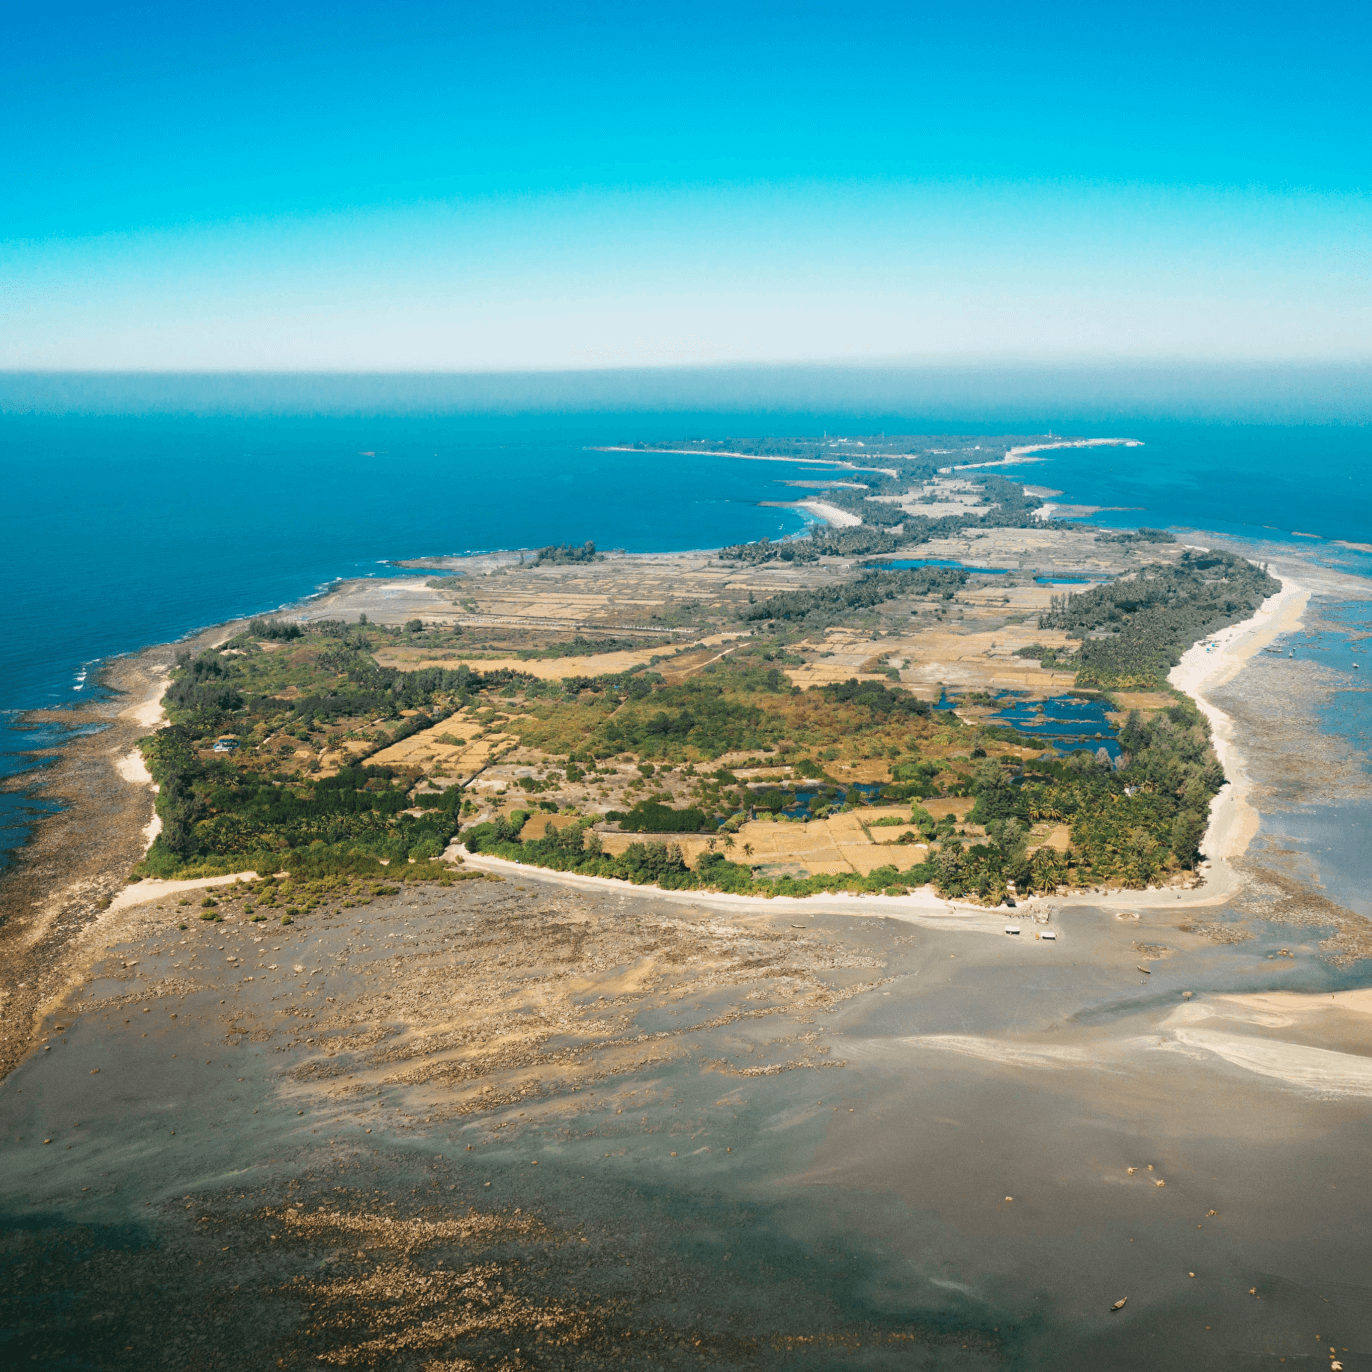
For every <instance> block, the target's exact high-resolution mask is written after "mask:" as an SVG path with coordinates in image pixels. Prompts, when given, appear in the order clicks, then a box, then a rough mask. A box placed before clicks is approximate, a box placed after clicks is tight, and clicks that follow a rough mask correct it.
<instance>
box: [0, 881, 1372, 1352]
mask: <svg viewBox="0 0 1372 1372" xmlns="http://www.w3.org/2000/svg"><path fill="white" fill-rule="evenodd" d="M521 885H524V887H525V889H523V890H520V889H518V888H517V886H516V885H515V883H513V882H511V881H506V882H501V883H494V882H489V883H487V882H469V883H463V884H461V885H459V886H458V887H455V888H454V889H453V890H452V891H449V892H432V891H431V892H426V893H424V894H421V895H406V896H404V897H390V898H383V899H378V900H376V901H373V902H372V903H371V904H370V905H369V906H367V907H365V908H363V909H356V910H353V911H349V912H341V913H340V915H339V916H338V917H336V918H333V919H330V920H328V921H327V922H324V921H321V922H319V923H318V924H317V925H313V926H311V927H309V928H305V927H303V926H290V927H287V928H284V929H283V928H280V927H270V926H269V927H267V929H266V931H265V932H261V928H260V926H259V927H258V928H254V927H253V926H251V925H248V924H245V923H243V922H241V921H240V920H238V919H236V918H235V919H233V920H232V921H231V922H225V923H221V924H213V923H202V922H200V921H198V920H192V921H189V925H190V927H189V928H188V929H187V930H185V931H182V930H180V929H179V928H177V921H176V917H175V912H174V909H168V908H164V909H162V910H161V911H158V910H156V909H155V908H154V909H146V908H145V912H144V915H143V917H142V919H141V920H140V922H139V924H137V925H135V926H133V927H131V928H129V929H127V931H126V932H127V937H126V939H125V940H123V941H122V942H121V943H120V944H118V945H117V946H115V947H113V948H112V949H111V950H110V952H109V953H108V954H107V955H106V956H105V957H104V958H102V959H101V960H100V961H99V962H98V963H97V964H96V965H94V966H93V967H92V968H91V977H90V980H89V981H88V983H87V984H85V985H84V986H83V988H82V990H81V992H80V994H79V998H78V999H77V1000H76V1001H75V1002H74V1003H72V1004H71V1005H70V1006H69V1007H68V1008H67V1009H66V1010H65V1011H64V1012H63V1014H62V1015H61V1017H60V1018H58V1019H56V1021H55V1023H54V1024H53V1025H52V1026H51V1027H50V1034H49V1036H48V1037H49V1043H48V1045H47V1046H48V1051H46V1052H40V1053H39V1054H37V1055H36V1056H35V1057H33V1058H31V1059H30V1060H29V1061H28V1062H27V1063H25V1064H24V1065H23V1066H22V1067H21V1068H20V1069H19V1070H18V1071H16V1072H15V1073H12V1074H11V1076H10V1077H9V1079H8V1080H7V1082H6V1086H5V1090H4V1096H3V1116H2V1118H3V1126H2V1127H3V1130H4V1135H3V1136H4V1138H5V1140H6V1154H7V1159H8V1162H7V1167H6V1173H5V1181H4V1202H5V1208H6V1211H7V1216H6V1223H5V1227H4V1228H5V1239H4V1247H5V1253H6V1267H7V1281H6V1283H5V1287H4V1289H5V1296H4V1301H5V1304H6V1306H7V1309H6V1314H5V1321H4V1323H5V1326H6V1327H7V1328H8V1329H9V1330H10V1331H12V1332H11V1337H10V1345H9V1346H10V1349H11V1351H12V1356H13V1361H14V1365H21V1366H22V1365H25V1364H26V1363H27V1362H28V1361H30V1360H31V1359H36V1360H37V1362H38V1363H39V1364H47V1365H54V1364H60V1363H61V1362H63V1361H66V1362H69V1363H70V1364H71V1365H77V1366H79V1365H102V1366H115V1367H119V1366H128V1367H147V1366H168V1367H219V1366H223V1367H258V1366H260V1367H271V1366H276V1365H277V1364H278V1360H283V1359H284V1361H285V1365H287V1366H291V1365H302V1366H304V1365H317V1363H318V1362H319V1361H323V1362H324V1363H326V1364H328V1365H336V1366H388V1367H391V1366H401V1367H404V1366H415V1367H451V1366H463V1365H469V1366H476V1367H483V1366H492V1367H494V1366H528V1367H545V1366H546V1367H558V1366H567V1367H580V1366H596V1365H601V1364H602V1363H604V1364H610V1363H622V1364H627V1365H645V1364H647V1363H648V1362H650V1361H651V1362H653V1363H662V1364H664V1365H668V1366H687V1367H689V1366H745V1365H746V1366H778V1367H782V1366H815V1367H831V1366H845V1365H851V1366H863V1367H881V1366H890V1367H907V1366H910V1365H912V1364H913V1365H915V1366H921V1365H923V1366H938V1367H977V1366H985V1367H995V1366H1061V1367H1069V1368H1073V1367H1086V1366H1099V1365H1101V1363H1102V1362H1104V1363H1105V1364H1106V1365H1110V1366H1120V1367H1140V1368H1142V1367H1156V1366H1160V1365H1167V1366H1179V1367H1193V1366H1194V1367H1201V1366H1209V1365H1213V1363H1214V1362H1215V1361H1216V1360H1222V1359H1223V1358H1225V1357H1232V1356H1233V1355H1234V1354H1235V1352H1239V1353H1244V1354H1247V1355H1251V1356H1259V1355H1261V1354H1263V1353H1270V1354H1271V1355H1273V1356H1298V1355H1308V1352H1309V1349H1308V1347H1307V1345H1313V1340H1314V1335H1315V1334H1316V1333H1320V1334H1321V1335H1322V1336H1323V1337H1324V1338H1327V1339H1328V1340H1329V1341H1330V1342H1331V1343H1335V1344H1338V1345H1341V1344H1342V1342H1343V1341H1344V1340H1348V1341H1349V1343H1348V1345H1347V1346H1349V1347H1353V1346H1355V1345H1354V1344H1353V1342H1352V1340H1354V1339H1355V1338H1357V1337H1359V1336H1361V1335H1362V1334H1364V1333H1365V1330H1366V1324H1365V1320H1366V1308H1367V1307H1366V1294H1365V1288H1364V1287H1363V1285H1362V1279H1361V1277H1360V1276H1359V1273H1360V1272H1361V1270H1362V1256H1363V1251H1364V1250H1363V1245H1364V1243H1365V1232H1366V1225H1367V1222H1368V1219H1369V1216H1368V1214H1367V1213H1366V1212H1367V1210H1368V1207H1369V1205H1370V1204H1372V1202H1369V1200H1368V1198H1367V1196H1366V1188H1365V1187H1363V1186H1362V1185H1361V1184H1360V1181H1359V1178H1360V1176H1361V1170H1362V1167H1363V1158H1364V1156H1365V1152H1364V1150H1365V1129H1366V1107H1367V1100H1368V1096H1369V1092H1372V1074H1369V1072H1368V1071H1366V1070H1362V1071H1360V1070H1359V1069H1360V1068H1363V1069H1365V1068H1366V1065H1367V1062H1368V1059H1367V1058H1366V1057H1363V1056H1360V1054H1359V1052H1358V1049H1357V1044H1358V1042H1359V1040H1360V1038H1361V1037H1362V1036H1363V1035H1364V1034H1365V1030H1366V1023H1367V1013H1368V1007H1367V1005H1366V1004H1365V998H1364V999H1359V998H1358V997H1357V996H1349V995H1347V993H1345V992H1343V991H1342V987H1343V985H1344V984H1345V982H1344V981H1343V979H1342V977H1341V974H1339V973H1338V972H1337V971H1336V970H1335V969H1332V968H1330V967H1329V966H1328V964H1327V963H1325V962H1324V961H1323V960H1322V959H1320V958H1319V957H1318V956H1317V955H1316V954H1315V951H1314V949H1313V948H1311V947H1310V946H1309V945H1308V944H1305V943H1303V942H1299V941H1297V942H1291V941H1289V940H1290V937H1291V933H1290V931H1283V934H1284V936H1285V937H1286V938H1287V940H1288V942H1286V943H1283V945H1282V946H1283V947H1286V948H1287V949H1288V950H1289V951H1291V952H1293V953H1294V954H1295V955H1296V956H1295V958H1294V959H1291V958H1283V959H1281V961H1280V962H1279V963H1278V964H1277V965H1276V970H1274V964H1273V963H1272V962H1269V961H1268V960H1267V953H1268V952H1269V951H1271V947H1270V944H1272V943H1274V942H1275V940H1272V939H1254V940H1250V941H1248V942H1246V943H1243V944H1239V945H1226V944H1218V943H1214V942H1212V941H1211V940H1210V939H1208V938H1207V937H1206V936H1205V935H1204V934H1202V933H1187V932H1185V931H1184V930H1183V929H1182V928H1181V927H1180V926H1181V924H1182V923H1183V922H1184V921H1183V919H1182V917H1181V916H1180V915H1178V914H1172V913H1170V912H1156V913H1155V912H1147V911H1145V912H1141V913H1140V917H1139V919H1138V920H1129V919H1122V918H1120V917H1119V916H1118V912H1113V913H1112V912H1108V911H1102V910H1098V909H1091V908H1074V909H1070V910H1062V911H1059V912H1057V913H1056V914H1055V916H1054V924H1055V925H1056V926H1057V929H1058V932H1059V939H1058V941H1057V942H1056V943H1055V944H1049V943H1046V942H1044V941H1043V940H1041V939H1034V938H1033V927H1032V926H1028V927H1027V928H1026V933H1025V934H1024V935H1021V936H1020V937H1019V938H1018V939H1011V938H1009V937H1006V936H1004V935H997V934H994V933H990V932H986V931H984V930H967V931H962V930H960V929H958V928H956V927H951V928H948V929H946V930H938V931H931V930H927V929H912V928H911V927H910V926H909V925H906V924H902V923H901V922H898V921H892V920H884V919H878V918H871V919H858V920H854V919H852V918H841V917H816V918H814V919H813V920H812V921H808V922H807V927H805V928H803V929H796V928H792V927H791V925H792V924H793V923H794V922H795V921H794V919H793V917H785V918H782V919H778V918H776V917H775V916H772V915H769V914H767V913H766V912H758V913H757V914H755V915H749V916H742V915H735V914H732V913H731V914H730V915H728V916H721V915H720V914H719V913H718V912H715V911H711V910H709V909H705V908H702V909H696V910H691V909H682V908H680V907H677V906H673V907H672V908H671V909H664V908H663V907H662V905H661V903H660V902H657V901H655V899H654V898H653V896H652V895H651V893H640V892H626V893H624V894H623V895H614V896H609V895H599V894H597V895H594V896H588V895H584V894H580V893H575V894H569V893H565V892H559V891H556V890H552V889H550V888H548V887H546V886H544V885H542V884H541V883H539V882H536V881H530V882H528V883H521ZM1139 965H1143V966H1146V967H1148V968H1149V969H1150V971H1149V972H1148V973H1141V972H1140V971H1139ZM1188 991H1189V992H1190V993H1191V995H1190V997H1185V996H1184V993H1185V992H1188ZM1274 991H1275V992H1280V991H1286V992H1295V993H1296V994H1292V995H1288V996H1287V1001H1288V1002H1289V1003H1283V1002H1282V1001H1281V999H1280V997H1273V996H1272V995H1271V993H1272V992H1274ZM1331 994H1333V995H1334V996H1336V997H1337V999H1335V1000H1332V1001H1331V1000H1330V999H1329V997H1330V995H1331ZM1264 997H1266V999H1264ZM1317 1001H1318V1002H1320V1004H1322V1005H1325V1006H1327V1007H1328V1008H1325V1009H1321V1008H1320V1006H1319V1005H1316V1004H1315V1002H1317ZM1274 1011H1275V1012H1276V1013H1274ZM59 1025H60V1026H61V1028H60V1029H59V1028H58V1026H59ZM1330 1044H1339V1045H1340V1047H1339V1048H1333V1047H1330V1046H1329V1045H1330ZM1131 1169H1132V1171H1131ZM1160 1182H1161V1183H1165V1185H1159V1184H1158V1183H1160ZM1192 1272H1194V1273H1195V1276H1191V1275H1189V1274H1190V1273H1192ZM1250 1288H1251V1289H1250ZM1124 1296H1127V1297H1128V1298H1129V1303H1128V1305H1127V1306H1126V1307H1125V1310H1126V1311H1127V1314H1125V1315H1123V1316H1112V1315H1111V1314H1110V1306H1111V1305H1112V1304H1113V1303H1114V1301H1116V1300H1118V1299H1120V1298H1121V1297H1124ZM516 1350H518V1351H516Z"/></svg>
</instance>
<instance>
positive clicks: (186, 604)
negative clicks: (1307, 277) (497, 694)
mask: <svg viewBox="0 0 1372 1372" xmlns="http://www.w3.org/2000/svg"><path fill="white" fill-rule="evenodd" d="M1050 428H1051V429H1052V430H1054V431H1056V432H1058V433H1075V434H1086V435H1089V436H1113V435H1125V436H1129V437H1134V438H1139V439H1142V440H1143V441H1144V443H1145V447H1143V448H1128V449H1122V448H1097V449H1076V450H1063V451H1059V452H1056V453H1051V454H1045V455H1044V460H1043V461H1041V462H1037V463H1035V464H1032V465H1025V466H1023V467H1019V468H1017V469H1016V473H1015V474H1016V475H1018V476H1021V477H1022V479H1023V480H1025V481H1027V482H1031V483H1037V484H1042V485H1046V486H1050V487H1053V488H1055V489H1060V490H1062V491H1063V492H1064V496H1063V499H1064V500H1068V501H1074V502H1079V503H1085V504H1094V505H1101V506H1106V507H1117V508H1108V509H1104V510H1102V511H1101V512H1100V513H1099V514H1097V515H1096V516H1094V518H1095V519H1096V520H1097V521H1098V522H1100V523H1102V524H1109V525H1112V526H1120V527H1125V526H1132V525H1137V524H1150V525H1162V526H1166V525H1174V526H1185V527H1191V528H1197V529H1206V530H1214V531H1218V532H1221V533H1226V534H1230V535H1234V536H1240V537H1254V538H1262V539H1265V540H1268V541H1273V540H1275V541H1278V542H1281V541H1288V542H1290V543H1291V544H1292V545H1293V546H1300V547H1302V548H1303V549H1304V550H1305V551H1307V552H1309V551H1311V550H1312V549H1316V548H1318V549H1323V550H1326V551H1327V553H1328V555H1329V557H1330V558H1331V560H1334V561H1337V562H1339V563H1340V564H1341V565H1345V566H1347V567H1348V569H1349V570H1355V571H1359V572H1361V573H1368V572H1370V571H1372V557H1369V556H1368V555H1367V554H1365V553H1361V552H1359V551H1357V550H1351V549H1345V548H1340V547H1338V546H1336V545H1335V544H1334V543H1333V542H1332V541H1333V540H1345V541H1347V542H1355V543H1356V542H1366V541H1368V540H1369V539H1372V461H1369V457H1372V435H1370V434H1369V431H1368V430H1367V429H1366V428H1362V427H1357V426H1337V427H1336V426H1327V427H1321V426H1316V425H1304V426H1299V427H1273V426H1264V427H1242V426H1235V425H1197V424H1175V425H1165V424H1158V423H1157V422H1155V421H1151V422H1149V423H1146V424H1140V423H1138V422H1131V421H1130V420H1129V419H1128V418H1127V417H1121V418H1119V419H1118V420H1115V421H1109V420H1102V418H1101V417H1100V416H1098V415H1097V416H1093V417H1092V418H1091V420H1090V421H1089V422H1086V421H1083V420H1077V421H1075V422H1074V420H1073V417H1072V416H1071V415H1070V414H1052V415H1042V414H1032V415H1025V416H1022V417H1021V418H1019V419H1018V421H1013V420H1007V419H1005V418H1003V417H1002V418H999V419H998V420H997V422H996V423H995V424H994V425H985V424H977V423H975V422H974V421H973V420H972V419H971V418H970V417H969V418H963V419H961V420H959V419H958V418H957V417H956V416H953V417H950V416H946V415H945V416H938V417H932V418H931V417H929V416H919V415H898V414H853V413H846V414H845V413H834V414H824V413H818V412H808V413H803V414H802V413H779V412H775V411H773V412H766V413H764V412H755V413H747V412H744V413H740V412H738V411H730V412H727V413H699V412H690V413H687V412H669V413H664V412H661V411H653V412H642V413H632V412H630V413H614V414H607V413H595V414H562V415H558V416H549V415H545V414H540V415H534V416H529V417H517V416H516V417H510V416H480V415H476V416H472V415H462V416H458V417H442V416H440V417H416V416H413V415H403V416H399V415H384V414H383V415H375V416H367V417H349V418H337V417H320V416H280V415H248V416H242V417H235V416H225V415H215V416H210V417H195V416H190V415H186V414H157V413H152V414H139V415H128V414H117V415H101V414H71V413H67V414H49V415H34V414H18V413H9V414H4V413H2V412H0V472H2V473H3V478H4V488H5V491H6V493H7V496H8V499H7V501H6V502H5V506H4V513H3V515H2V516H0V519H3V529H2V530H0V535H2V537H0V547H2V548H3V560H4V584H5V587H6V590H7V610H8V616H7V618H8V625H7V632H6V633H5V634H4V635H3V636H0V774H3V775H14V774H16V773H19V772H22V771H24V770H27V769H29V768H31V767H32V766H33V762H32V759H31V758H29V757H27V756H25V754H26V753H27V752H28V751H29V750H32V749H34V748H36V747H40V746H43V745H46V744H49V743H52V742H60V739H61V737H62V731H61V729H59V728H52V727H48V728H42V729H38V730H33V729H29V728H20V727H17V726H18V725H19V715H20V713H21V712H22V711H24V710H28V709H32V708H35V707H52V706H60V705H63V704H67V703H71V702H74V701H79V700H80V699H82V698H83V696H85V695H86V694H88V693H89V692H91V691H93V690H95V689H98V686H97V682H98V673H99V666H100V663H101V662H102V661H104V660H105V659H107V658H109V657H110V656H111V655H114V654H119V653H127V652H131V651H134V650H136V649H138V648H140V647H143V646H145V645H147V644H150V643H157V642H165V641H168V640H172V639H176V638H178V637H181V636H182V635H184V634H187V633H190V632H192V631H194V630H196V629H198V628H200V627H203V626H205V625H208V624H213V623H216V622H219V621H221V620H224V619H228V618H231V617H233V616H237V615H243V614H249V613H256V612H261V611H268V610H272V609H274V608H276V607H277V606H280V605H282V604H284V603H287V602H290V601H294V600H297V599H299V598H301V597H303V596H307V595H309V594H311V593H312V592H315V591H317V590H319V589H321V588H322V587H324V586H326V585H328V584H329V583H330V582H331V581H332V580H334V579H335V578H338V577H352V576H360V575H370V574H380V573H382V572H384V571H386V570H387V568H386V565H385V564H386V562H387V560H389V559H395V558H406V557H414V556H420V555H425V554H444V553H462V552H467V551H475V550H481V549H491V548H505V547H528V546H537V545H538V544H541V543H547V542H554V541H559V542H560V541H563V540H573V541H577V542H581V541H584V540H585V539H588V538H590V539H594V540H595V541H596V543H597V544H599V545H600V546H602V547H606V548H610V547H622V548H626V549H629V550H630V551H664V550H677V549H687V548H698V547H713V546H719V545H720V544H724V543H730V542H737V541H741V540H745V539H752V538H758V537H761V536H762V535H764V534H766V535H769V536H771V537H774V538H775V537H778V536H784V535H786V534H789V533H794V532H798V531H799V530H801V529H802V528H803V526H804V521H803V519H802V517H801V516H800V515H799V514H797V513H796V512H794V511H790V510H781V509H775V508H769V507H767V506H765V505H764V504H762V502H765V501H784V500H793V499H796V498H797V497H798V496H799V495H800V494H802V493H801V492H800V491H798V490H797V489H796V488H794V487H792V486H788V485H786V484H785V483H786V482H788V481H795V480H805V479H813V478H814V477H815V476H816V475H817V472H816V469H814V468H812V467H802V466H800V465H797V464H791V463H781V462H755V461H746V460H740V459H736V458H729V457H717V456H698V455H692V456H674V455H658V456H653V457H650V458H647V459H645V458H643V457H642V456H638V455H634V454H629V453H619V452H605V451H598V450H597V449H598V447H599V446H600V445H604V444H614V443H618V442H621V441H624V440H626V439H627V440H632V439H635V438H644V439H653V438H668V437H673V436H680V435H683V434H687V435H702V434H703V435H711V436H723V435H726V434H734V435H739V434H743V435H760V434H769V433H771V434H775V433H816V432H821V431H826V430H827V431H828V432H829V433H830V434H831V435H832V434H841V433H848V434H855V433H872V432H881V431H884V432H888V433H902V432H910V433H931V432H977V431H981V432H995V433H1005V432H1043V431H1045V430H1047V429H1050ZM1308 534H1315V535H1318V536H1319V541H1318V542H1317V541H1315V540H1312V539H1309V538H1302V537H1299V535H1308ZM40 809H41V806H38V805H36V803H35V802H34V801H33V800H32V798H30V797H26V796H24V795H23V794H17V795H9V796H4V797H0V852H3V851H5V850H8V849H11V848H12V847H13V846H14V845H15V844H16V843H17V842H21V841H22V839H23V836H24V834H25V833H26V832H27V828H28V825H29V823H30V821H31V820H32V818H33V816H34V814H35V813H37V812H38V811H39V810H40Z"/></svg>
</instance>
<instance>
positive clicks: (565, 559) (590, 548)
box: [533, 539, 596, 567]
mask: <svg viewBox="0 0 1372 1372" xmlns="http://www.w3.org/2000/svg"><path fill="white" fill-rule="evenodd" d="M595 560H596V550H595V544H594V543H592V542H591V540H590V539H587V540H586V542H585V543H580V544H577V543H550V544H549V545H548V546H547V547H546V548H540V549H538V551H537V552H536V553H535V554H534V563H533V565H534V566H535V567H543V566H548V565H551V566H561V565H563V564H574V563H578V562H594V561H595Z"/></svg>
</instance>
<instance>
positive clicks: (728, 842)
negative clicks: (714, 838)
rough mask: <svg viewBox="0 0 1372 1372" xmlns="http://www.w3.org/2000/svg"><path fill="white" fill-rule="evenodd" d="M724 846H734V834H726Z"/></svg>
mask: <svg viewBox="0 0 1372 1372" xmlns="http://www.w3.org/2000/svg"><path fill="white" fill-rule="evenodd" d="M724 846H725V847H726V848H732V847H733V846H734V840H733V837H732V835H726V836H725V839H724Z"/></svg>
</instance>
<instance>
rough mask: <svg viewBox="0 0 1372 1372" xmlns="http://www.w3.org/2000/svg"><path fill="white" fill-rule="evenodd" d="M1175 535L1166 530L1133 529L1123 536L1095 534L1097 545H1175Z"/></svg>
mask: <svg viewBox="0 0 1372 1372" xmlns="http://www.w3.org/2000/svg"><path fill="white" fill-rule="evenodd" d="M1176 541H1177V537H1176V535H1175V534H1169V533H1168V532H1167V530H1166V529H1147V528H1144V529H1135V530H1133V532H1131V533H1123V534H1097V535H1096V542H1097V543H1175V542H1176Z"/></svg>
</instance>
